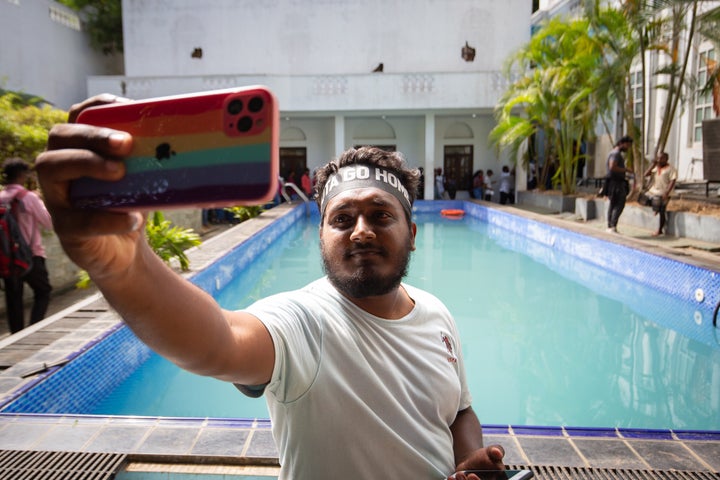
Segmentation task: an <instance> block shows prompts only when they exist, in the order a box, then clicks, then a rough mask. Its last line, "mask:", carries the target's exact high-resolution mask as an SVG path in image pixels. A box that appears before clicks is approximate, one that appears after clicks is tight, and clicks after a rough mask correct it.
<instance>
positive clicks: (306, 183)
mask: <svg viewBox="0 0 720 480" xmlns="http://www.w3.org/2000/svg"><path fill="white" fill-rule="evenodd" d="M300 183H301V185H300V186H301V187H302V190H303V193H304V194H305V195H307V197H308V198H312V193H313V186H312V181H311V180H310V169H309V168H306V169H305V170H304V171H303V174H302V177H300Z"/></svg>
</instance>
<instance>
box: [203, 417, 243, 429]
mask: <svg viewBox="0 0 720 480" xmlns="http://www.w3.org/2000/svg"><path fill="white" fill-rule="evenodd" d="M254 425H255V420H253V419H250V418H208V419H207V426H208V427H228V428H252V427H253V426H254Z"/></svg>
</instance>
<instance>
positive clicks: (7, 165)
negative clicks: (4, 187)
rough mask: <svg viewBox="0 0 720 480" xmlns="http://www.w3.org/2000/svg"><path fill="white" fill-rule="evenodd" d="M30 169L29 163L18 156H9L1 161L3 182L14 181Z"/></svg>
mask: <svg viewBox="0 0 720 480" xmlns="http://www.w3.org/2000/svg"><path fill="white" fill-rule="evenodd" d="M29 171H30V165H28V163H27V162H26V161H25V160H23V159H22V158H19V157H11V158H8V159H7V160H5V161H4V162H3V166H2V173H3V180H4V181H5V183H14V182H15V181H16V180H17V179H18V177H19V176H20V175H21V174H23V173H26V172H29Z"/></svg>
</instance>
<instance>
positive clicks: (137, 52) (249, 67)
mask: <svg viewBox="0 0 720 480" xmlns="http://www.w3.org/2000/svg"><path fill="white" fill-rule="evenodd" d="M531 4H532V2H531V1H529V0H506V1H503V2H491V1H489V0H482V1H479V0H444V1H437V0H425V1H419V0H364V1H357V0H307V1H300V0H277V1H274V2H256V1H248V0H243V1H238V0H207V1H200V0H175V1H159V0H124V1H123V27H124V28H123V30H124V37H125V38H124V46H125V75H124V76H112V77H107V76H96V77H91V78H90V79H89V81H88V93H89V94H96V93H100V92H110V93H116V94H121V95H124V96H127V97H131V98H136V99H140V98H149V97H156V96H164V95H172V94H179V93H188V92H194V91H203V90H211V89H217V88H226V87H231V86H241V85H252V84H263V85H267V86H268V87H270V88H271V89H272V90H273V91H274V92H275V94H276V95H277V97H278V99H279V104H280V110H281V139H280V146H281V174H283V175H287V173H288V172H289V171H290V170H291V169H295V170H298V169H300V168H302V167H304V166H307V167H308V168H310V169H311V170H312V169H314V168H316V167H318V166H320V165H322V164H324V163H325V162H326V161H327V160H329V159H331V158H333V157H335V156H336V155H337V154H338V153H340V152H341V151H343V150H344V149H346V148H348V147H352V146H356V145H367V144H371V145H378V146H384V147H386V148H394V149H397V150H399V151H401V152H403V153H404V154H405V156H406V157H407V159H408V161H409V163H410V164H411V165H414V166H423V167H424V168H425V172H426V175H427V178H428V181H426V190H425V197H426V198H432V196H433V192H432V184H433V182H432V181H430V179H431V176H430V175H429V174H430V173H431V172H432V171H433V169H434V168H436V167H442V168H443V170H444V173H445V174H446V177H448V178H452V179H455V180H456V181H457V182H458V186H459V189H461V190H467V185H468V184H469V182H470V177H471V174H472V172H473V171H474V170H476V169H484V170H486V169H493V170H495V171H499V170H500V168H501V166H502V165H503V164H509V161H508V160H507V159H504V158H502V157H499V156H498V153H497V152H496V151H495V150H494V149H493V148H492V147H491V146H490V144H489V142H488V133H489V132H490V130H491V129H492V128H493V126H494V124H495V121H494V118H493V108H494V107H495V105H496V103H497V101H498V99H499V97H500V95H501V94H502V92H503V90H504V86H505V85H504V80H503V76H502V74H501V70H502V67H503V62H504V61H505V59H506V58H507V57H508V56H509V55H510V54H511V53H512V52H513V51H515V50H516V49H517V48H519V47H520V46H521V45H522V44H524V43H525V42H527V41H528V40H529V38H530V18H531V14H532V12H531V9H532V5H531ZM466 45H467V46H469V47H471V48H474V49H475V55H474V58H473V59H471V58H470V57H471V56H468V55H465V56H463V55H462V51H463V47H465V46H466ZM376 70H381V71H376ZM463 196H467V192H466V191H465V192H459V193H458V198H462V197H463Z"/></svg>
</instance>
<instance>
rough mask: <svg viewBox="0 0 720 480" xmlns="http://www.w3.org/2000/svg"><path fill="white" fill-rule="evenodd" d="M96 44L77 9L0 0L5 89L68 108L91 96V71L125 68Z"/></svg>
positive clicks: (33, 0) (42, 0) (39, 0)
mask: <svg viewBox="0 0 720 480" xmlns="http://www.w3.org/2000/svg"><path fill="white" fill-rule="evenodd" d="M116 60H117V59H116V58H113V57H105V56H103V55H102V54H101V53H98V52H95V51H93V49H92V48H90V45H89V41H88V38H87V36H86V35H85V34H84V33H83V32H82V31H81V22H80V19H79V18H78V16H77V14H75V12H73V11H72V10H70V9H69V8H67V7H65V6H63V5H61V4H59V3H57V2H54V1H52V0H0V88H1V89H5V90H13V91H20V92H23V93H27V94H31V95H36V96H40V97H42V98H44V99H45V100H47V101H48V102H49V103H51V104H53V105H54V106H56V107H57V108H60V109H63V110H67V109H68V108H70V106H71V105H72V104H73V103H76V102H79V101H80V100H82V99H84V98H85V97H87V86H86V85H87V82H86V79H87V77H88V75H97V74H100V73H106V74H107V73H112V72H118V71H121V70H120V69H119V68H118V66H117V62H116Z"/></svg>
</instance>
